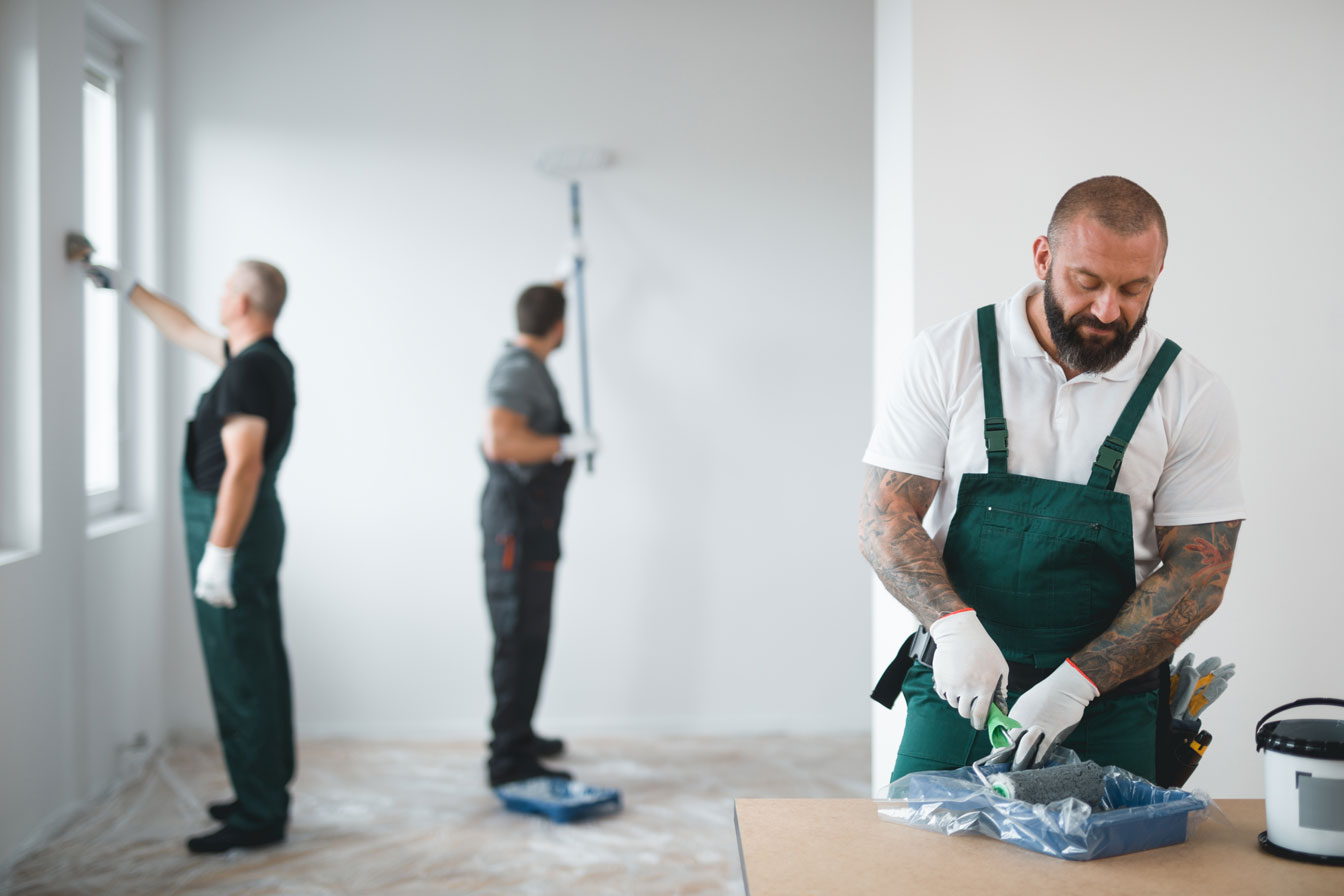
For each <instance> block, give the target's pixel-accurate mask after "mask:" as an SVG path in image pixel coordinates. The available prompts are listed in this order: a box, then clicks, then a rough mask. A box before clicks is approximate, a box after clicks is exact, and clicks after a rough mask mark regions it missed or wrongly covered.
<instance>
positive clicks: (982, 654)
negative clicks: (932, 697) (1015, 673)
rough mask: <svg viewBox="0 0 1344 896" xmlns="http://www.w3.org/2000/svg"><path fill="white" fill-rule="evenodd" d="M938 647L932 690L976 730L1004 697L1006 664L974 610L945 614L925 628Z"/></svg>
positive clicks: (1006, 677)
mask: <svg viewBox="0 0 1344 896" xmlns="http://www.w3.org/2000/svg"><path fill="white" fill-rule="evenodd" d="M929 634H930V635H931V636H932V637H933V640H934V643H935V644H937V645H938V650H937V652H935V653H934V655H933V690H934V693H936V694H937V695H938V696H939V697H942V698H943V699H944V700H946V701H947V702H948V704H949V705H950V706H951V707H952V708H953V709H955V710H956V711H957V712H958V713H959V714H960V715H961V717H962V718H963V719H970V721H971V725H972V726H974V727H975V728H976V729H977V730H978V729H982V728H984V727H985V719H986V718H988V717H989V707H990V704H992V703H993V702H994V700H995V698H998V699H999V700H1006V699H1007V697H1008V661H1007V660H1005V659H1004V658H1003V652H1002V651H1001V650H999V645H997V644H995V643H994V639H993V638H991V637H990V636H989V632H987V631H985V627H984V626H983V625H981V624H980V619H979V617H978V616H976V613H975V611H974V610H958V611H957V612H955V613H948V614H947V615H946V616H943V617H942V618H941V619H939V620H937V621H936V622H934V623H933V625H931V626H929Z"/></svg>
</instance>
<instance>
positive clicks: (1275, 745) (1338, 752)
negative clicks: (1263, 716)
mask: <svg viewBox="0 0 1344 896" xmlns="http://www.w3.org/2000/svg"><path fill="white" fill-rule="evenodd" d="M1255 745H1256V746H1257V747H1259V748H1262V749H1265V750H1273V751H1275V752H1276V753H1291V754H1293V755H1294V756H1310V757H1311V758H1313V759H1344V720H1342V719H1280V720H1278V721H1276V722H1270V723H1269V724H1268V725H1264V726H1262V727H1261V728H1260V730H1259V731H1257V732H1255Z"/></svg>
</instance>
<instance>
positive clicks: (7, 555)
mask: <svg viewBox="0 0 1344 896" xmlns="http://www.w3.org/2000/svg"><path fill="white" fill-rule="evenodd" d="M36 556H37V551H33V550H29V549H27V548H0V566H9V565H11V564H14V563H22V562H23V561H24V560H30V559H32V558H33V557H36Z"/></svg>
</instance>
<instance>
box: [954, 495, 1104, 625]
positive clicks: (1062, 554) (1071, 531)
mask: <svg viewBox="0 0 1344 896" xmlns="http://www.w3.org/2000/svg"><path fill="white" fill-rule="evenodd" d="M1099 537H1100V528H1099V527H1098V526H1096V525H1094V524H1092V523H1085V522H1078V523H1074V522H1070V521H1068V520H1057V519H1047V518H1041V517H1034V516H1032V515H1030V514H1024V513H1018V512H1016V511H1012V510H1001V509H999V508H998V507H994V508H990V509H989V510H988V511H987V512H986V514H985V519H984V522H983V524H982V525H981V527H980V533H979V545H978V552H979V553H980V555H981V556H991V557H996V558H998V562H997V563H995V564H992V565H987V568H991V569H994V570H995V571H996V572H997V576H996V577H995V578H994V579H992V580H987V581H982V582H977V583H976V584H977V585H978V586H979V587H980V588H981V589H983V591H984V592H985V593H986V597H988V599H989V602H990V604H991V606H989V607H986V612H984V613H983V615H986V616H989V617H991V618H1003V619H1008V618H1012V617H1014V616H1016V617H1018V618H1019V619H1020V618H1021V614H1022V613H1023V611H1024V609H1026V608H1024V607H1023V606H1022V605H1021V600H1022V596H1023V595H1030V602H1031V606H1030V613H1031V615H1032V616H1034V617H1037V618H1038V619H1039V620H1040V623H1041V625H1042V627H1043V628H1051V629H1061V630H1069V631H1076V630H1080V629H1085V628H1086V627H1088V626H1089V625H1091V624H1092V623H1093V621H1094V617H1095V614H1096V612H1097V608H1096V606H1094V589H1093V587H1092V575H1091V571H1092V569H1093V568H1094V567H1095V566H1096V564H1097V559H1098V557H1097V541H1098V539H1099ZM976 609H977V610H980V607H979V606H976Z"/></svg>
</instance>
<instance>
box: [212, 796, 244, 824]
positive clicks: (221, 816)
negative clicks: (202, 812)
mask: <svg viewBox="0 0 1344 896" xmlns="http://www.w3.org/2000/svg"><path fill="white" fill-rule="evenodd" d="M237 808H238V801H237V800H229V801H228V802H227V803H211V804H210V806H209V807H208V811H209V812H210V817H211V818H213V819H214V820H215V821H228V820H229V816H230V815H232V814H233V810H234V809H237Z"/></svg>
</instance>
